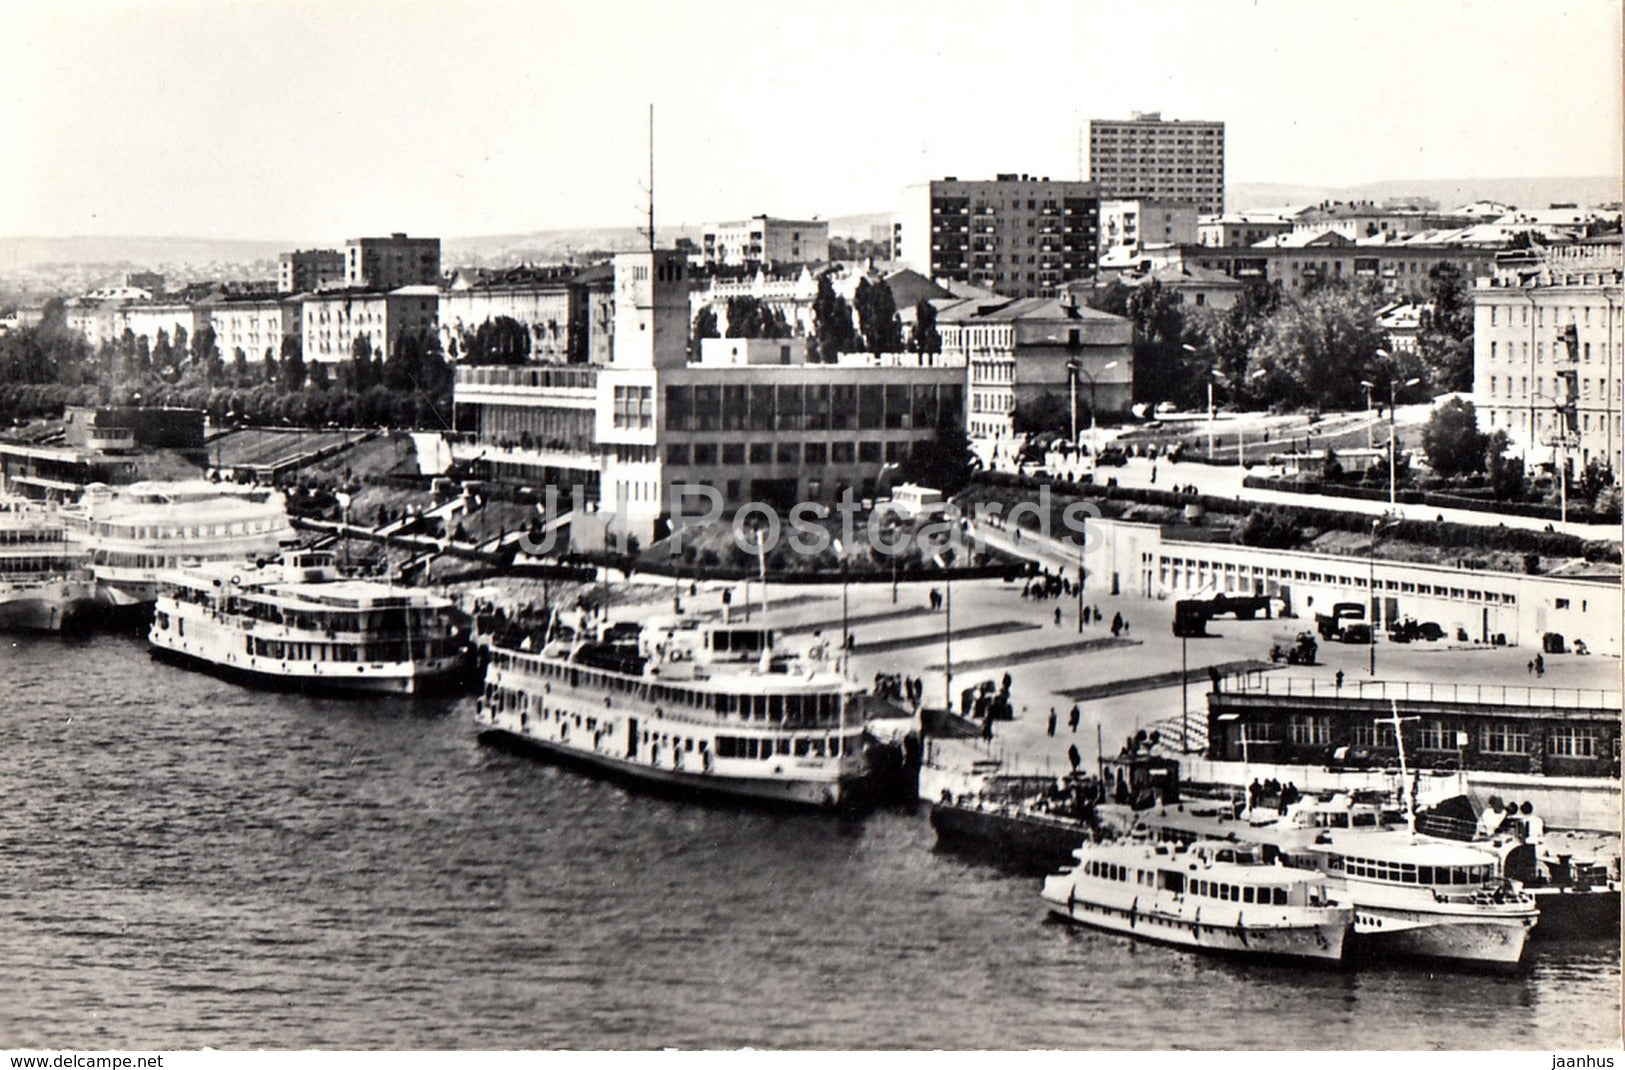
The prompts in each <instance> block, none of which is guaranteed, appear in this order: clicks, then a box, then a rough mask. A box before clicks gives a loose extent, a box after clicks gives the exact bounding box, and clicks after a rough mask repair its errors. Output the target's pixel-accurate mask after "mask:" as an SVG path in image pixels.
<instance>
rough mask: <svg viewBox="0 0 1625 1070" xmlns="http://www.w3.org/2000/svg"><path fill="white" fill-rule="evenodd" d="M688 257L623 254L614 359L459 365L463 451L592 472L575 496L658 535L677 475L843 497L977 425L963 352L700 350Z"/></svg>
mask: <svg viewBox="0 0 1625 1070" xmlns="http://www.w3.org/2000/svg"><path fill="white" fill-rule="evenodd" d="M688 271H689V265H688V262H687V258H686V256H685V255H684V254H682V253H681V252H677V251H673V250H661V251H656V252H645V253H623V254H620V255H618V256H616V258H615V261H614V309H613V330H612V334H611V338H612V343H611V352H610V357H609V360H608V361H607V362H606V363H604V364H603V365H602V366H595V365H577V366H571V365H534V364H533V365H510V366H485V367H466V366H465V367H460V368H458V369H457V385H456V395H455V410H456V417H455V419H456V426H457V435H456V442H455V443H454V446H453V455H454V456H455V457H457V458H458V459H459V460H463V461H467V462H469V463H470V464H472V465H473V466H474V468H475V469H476V471H477V472H478V473H480V474H482V475H485V476H487V477H488V478H491V479H495V480H500V481H502V482H506V483H516V484H519V485H524V486H530V487H532V488H542V487H546V486H549V485H552V486H563V487H572V486H577V485H579V486H581V487H582V488H583V494H584V497H585V501H584V502H578V503H573V504H576V505H583V506H595V507H596V511H597V513H598V515H600V516H603V517H606V519H605V520H604V521H603V523H604V524H605V525H607V526H608V527H609V529H610V530H611V531H614V532H616V533H620V532H623V531H624V533H625V534H628V535H633V536H636V537H637V538H638V539H639V540H640V541H644V542H646V541H648V540H649V539H651V538H658V537H660V536H661V535H663V534H664V533H665V532H666V531H667V530H669V524H670V520H671V517H672V515H673V512H674V509H675V503H674V502H673V500H672V497H671V493H672V492H671V486H672V484H673V483H674V482H690V483H704V484H706V485H708V486H711V487H713V488H714V489H715V490H716V491H717V492H718V493H719V494H720V495H721V496H722V497H723V499H724V502H725V503H726V504H727V505H728V506H730V507H735V506H738V505H741V504H743V503H745V502H747V501H762V502H766V503H768V504H771V505H774V506H775V507H777V508H780V509H781V510H782V509H786V508H788V507H789V506H790V505H791V504H793V503H795V502H799V501H809V502H819V503H822V504H824V505H833V504H834V503H835V502H837V501H839V500H840V497H841V495H842V493H843V492H844V491H846V490H849V489H850V490H851V491H852V492H853V495H854V497H864V496H871V495H873V494H874V493H875V490H876V487H877V486H878V485H879V481H880V479H881V475H882V473H883V471H885V470H886V468H887V467H888V466H896V465H898V464H900V463H901V462H902V461H903V460H904V459H905V458H906V457H907V456H908V455H909V453H910V451H911V450H912V449H913V448H914V447H915V445H916V444H917V443H920V442H923V441H927V440H929V439H931V438H932V437H933V436H934V435H935V432H936V429H937V427H938V426H939V425H941V424H944V423H947V424H950V425H952V426H956V427H963V426H964V421H965V367H964V365H963V364H962V363H960V364H954V363H951V362H949V361H947V360H946V359H945V358H944V357H942V356H940V355H931V354H926V355H920V354H911V353H910V354H881V355H878V356H875V355H869V354H847V355H843V356H842V358H841V359H840V360H838V361H837V362H834V363H811V362H809V361H808V360H807V357H806V340H805V339H803V338H789V339H749V340H747V339H706V340H704V341H703V342H702V344H701V346H700V354H699V359H698V360H697V361H694V362H690V361H689V359H688V353H689V307H690V305H689V292H688V290H689V277H688ZM700 508H701V506H700V504H699V503H697V502H696V503H691V504H689V505H688V506H687V509H688V511H689V512H694V511H697V510H698V509H700ZM578 519H585V518H584V517H582V518H578Z"/></svg>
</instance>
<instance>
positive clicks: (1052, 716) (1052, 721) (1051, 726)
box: [1046, 706, 1055, 739]
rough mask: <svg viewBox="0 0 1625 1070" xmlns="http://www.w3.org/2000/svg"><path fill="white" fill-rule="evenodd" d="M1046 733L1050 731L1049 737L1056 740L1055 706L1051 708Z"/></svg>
mask: <svg viewBox="0 0 1625 1070" xmlns="http://www.w3.org/2000/svg"><path fill="white" fill-rule="evenodd" d="M1046 731H1048V733H1049V737H1050V738H1051V739H1054V738H1055V707H1054V706H1051V707H1050V708H1049V727H1048V729H1047V730H1046Z"/></svg>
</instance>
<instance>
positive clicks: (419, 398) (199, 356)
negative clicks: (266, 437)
mask: <svg viewBox="0 0 1625 1070" xmlns="http://www.w3.org/2000/svg"><path fill="white" fill-rule="evenodd" d="M452 378H453V375H452V371H451V368H450V366H449V365H448V364H447V362H446V360H445V357H444V355H443V354H442V353H441V349H440V341H439V338H438V336H437V335H436V334H435V333H434V332H432V331H402V332H401V333H400V334H398V335H397V336H396V338H395V340H394V346H393V348H392V349H391V350H390V351H389V352H388V353H387V354H386V353H384V352H383V351H382V349H380V348H375V347H374V344H373V340H372V339H371V338H370V337H369V336H368V335H365V334H362V335H359V336H357V338H356V339H355V343H354V345H353V346H352V349H351V354H350V359H349V360H348V361H344V362H341V363H339V364H337V365H334V366H333V367H332V368H331V369H330V368H329V366H328V365H326V364H321V363H314V364H311V365H308V366H307V365H306V363H305V359H304V353H303V351H302V349H301V346H300V344H299V340H298V339H296V338H285V339H283V342H282V345H281V348H280V350H273V349H272V348H270V347H267V348H266V349H265V351H264V353H263V354H261V355H259V356H257V357H254V356H251V355H250V354H248V353H246V352H244V351H243V350H242V349H241V348H236V349H234V350H233V352H232V359H231V361H230V363H229V364H228V363H227V362H226V361H225V359H224V358H223V356H222V354H221V352H220V349H219V346H218V344H217V341H216V337H215V332H214V329H213V328H212V327H211V326H208V325H207V324H206V325H204V326H203V327H201V328H199V329H198V330H197V331H196V332H195V333H194V334H192V335H191V336H190V337H188V332H187V330H186V328H185V327H184V326H182V325H177V326H176V328H175V331H174V334H173V335H171V334H170V333H169V332H168V331H166V330H163V329H159V330H158V331H157V334H156V337H155V338H154V339H152V340H151V341H150V342H149V340H148V339H147V337H146V336H145V335H142V336H139V337H138V336H136V335H135V334H134V333H133V332H131V331H129V330H126V331H125V332H124V334H123V335H122V336H121V337H119V338H117V339H115V340H111V341H108V342H106V343H104V344H103V345H102V346H101V347H99V348H95V349H93V348H92V347H91V346H90V345H89V344H88V343H87V342H86V341H85V338H84V336H83V335H82V334H80V333H79V332H77V331H75V330H73V329H71V328H69V327H68V325H67V323H66V319H65V316H64V314H63V306H62V304H61V302H60V301H56V302H52V303H51V304H48V305H47V306H46V309H45V315H44V317H43V319H42V321H41V322H40V323H39V324H37V325H35V326H32V327H25V328H21V329H19V330H15V331H11V332H9V333H7V334H5V335H3V336H0V420H4V421H7V422H10V421H13V420H16V419H31V418H35V417H54V416H59V415H61V412H62V409H63V406H65V405H70V404H72V405H105V404H129V403H133V402H140V403H142V404H170V405H186V406H190V407H196V408H204V409H207V410H209V412H210V413H211V415H213V416H214V417H215V418H216V419H223V418H225V416H226V414H227V413H235V414H236V416H237V418H240V419H242V420H244V421H251V422H271V423H292V424H296V425H300V426H307V427H321V426H324V425H326V424H328V423H332V422H337V423H346V424H349V425H355V424H372V423H378V424H384V423H388V424H391V425H392V426H449V425H450V417H451V413H450V407H451V388H452ZM284 399H288V400H284Z"/></svg>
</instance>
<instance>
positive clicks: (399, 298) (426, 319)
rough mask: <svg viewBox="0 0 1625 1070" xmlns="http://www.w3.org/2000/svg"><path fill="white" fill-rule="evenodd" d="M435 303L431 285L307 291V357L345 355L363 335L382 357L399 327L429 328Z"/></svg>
mask: <svg viewBox="0 0 1625 1070" xmlns="http://www.w3.org/2000/svg"><path fill="white" fill-rule="evenodd" d="M439 304H440V291H439V290H437V289H435V288H434V287H433V286H402V287H400V288H399V289H395V290H390V291H389V292H387V293H381V292H379V291H376V290H328V291H325V292H322V293H315V294H307V295H306V296H305V297H304V298H303V299H302V300H301V301H300V308H301V317H300V318H301V321H302V328H301V331H300V333H301V335H302V336H303V339H304V354H305V363H306V364H337V363H339V362H340V361H346V360H349V359H350V358H351V356H352V354H353V352H354V346H355V340H356V339H357V338H359V337H361V336H363V335H365V336H366V338H367V341H368V344H369V345H370V346H371V347H372V351H373V352H374V353H376V354H378V355H379V356H380V357H386V356H388V354H389V353H391V352H393V350H394V346H395V340H396V339H397V338H399V337H400V336H401V332H402V331H414V332H416V331H429V332H433V331H434V329H435V319H436V315H437V314H438V310H439Z"/></svg>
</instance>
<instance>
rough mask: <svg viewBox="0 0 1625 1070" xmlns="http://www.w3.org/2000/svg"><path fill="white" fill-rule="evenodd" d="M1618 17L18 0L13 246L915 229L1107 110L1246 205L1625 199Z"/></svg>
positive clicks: (1606, 4)
mask: <svg viewBox="0 0 1625 1070" xmlns="http://www.w3.org/2000/svg"><path fill="white" fill-rule="evenodd" d="M1620 34H1621V4H1620V2H1619V0H1353V2H1345V0H1192V2H1184V0H1163V2H1157V0H1139V2H1129V0H1111V2H1108V3H1102V2H1096V0H1058V2H1052V3H1029V2H1024V0H996V2H991V3H989V2H982V3H966V2H960V0H923V2H912V0H818V2H817V3H804V2H800V0H787V2H780V0H756V2H753V3H740V2H735V0H663V2H662V0H649V2H644V0H621V2H616V0H596V2H592V0H589V2H581V3H577V2H565V0H525V2H521V0H456V2H450V0H392V2H387V3H386V2H382V0H324V2H317V0H0V41H5V42H6V53H7V54H6V56H5V60H4V62H0V236H23V235H29V236H70V235H127V236H130V235H161V236H191V237H214V238H238V239H266V240H272V239H274V240H283V241H296V242H301V243H305V242H309V243H322V244H325V245H329V246H331V245H334V244H337V243H340V242H342V241H343V240H344V239H346V238H349V237H355V236H358V235H361V234H363V233H368V234H371V233H387V232H390V231H408V232H410V233H413V234H425V235H438V236H442V237H460V236H474V235H492V234H513V233H525V232H530V231H535V230H544V229H554V228H560V227H575V226H632V225H637V224H639V223H641V222H642V219H643V213H644V211H645V198H646V193H645V187H646V185H647V174H648V107H649V105H650V104H651V103H653V104H654V106H655V150H654V155H655V184H656V185H655V188H656V197H655V200H656V214H657V226H658V225H659V224H668V225H669V224H685V225H697V224H703V223H705V222H708V221H715V220H719V219H728V218H738V217H743V216H747V215H752V214H757V213H760V212H766V213H769V214H772V215H780V216H793V217H800V216H815V215H816V216H823V217H829V216H837V215H843V214H849V213H857V212H876V211H890V210H892V209H893V208H895V207H896V205H897V203H898V200H899V197H900V194H901V190H902V188H903V187H904V186H906V185H908V184H910V183H915V182H921V181H924V180H927V179H930V178H934V177H942V176H944V175H956V176H958V177H960V178H972V177H985V178H991V177H992V176H993V175H994V174H995V173H996V172H1008V171H1014V172H1026V173H1029V174H1034V175H1038V174H1042V175H1048V176H1051V177H1055V178H1060V177H1078V174H1079V144H1080V141H1079V131H1080V129H1081V128H1082V127H1083V125H1084V124H1085V123H1086V122H1087V120H1088V119H1090V118H1127V117H1128V116H1129V113H1130V112H1131V111H1161V112H1162V114H1163V116H1164V117H1165V118H1181V119H1219V120H1223V121H1224V122H1225V123H1226V140H1227V143H1228V144H1227V149H1228V152H1227V159H1226V169H1227V179H1228V181H1230V182H1282V183H1304V184H1311V185H1332V186H1346V185H1353V184H1358V183H1361V182H1367V181H1378V180H1385V179H1411V178H1474V177H1480V178H1492V177H1493V178H1503V177H1508V178H1510V177H1538V176H1573V177H1582V176H1596V175H1615V174H1618V173H1619V172H1620V166H1621V163H1620V161H1621V153H1622V149H1621V128H1622V118H1621V86H1622V81H1621V69H1620V40H1621V37H1620Z"/></svg>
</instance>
